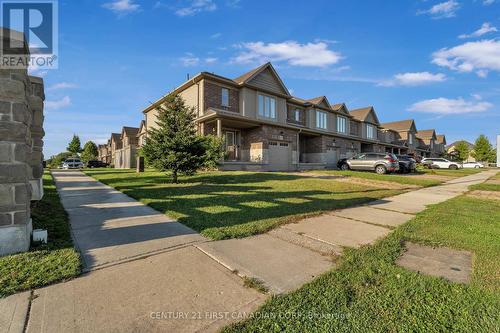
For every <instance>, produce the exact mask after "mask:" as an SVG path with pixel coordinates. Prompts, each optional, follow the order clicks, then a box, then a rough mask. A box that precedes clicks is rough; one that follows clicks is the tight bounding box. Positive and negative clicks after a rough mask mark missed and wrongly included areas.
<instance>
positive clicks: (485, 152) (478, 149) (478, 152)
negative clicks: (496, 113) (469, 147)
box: [471, 134, 493, 162]
mask: <svg viewBox="0 0 500 333" xmlns="http://www.w3.org/2000/svg"><path fill="white" fill-rule="evenodd" d="M492 148H493V147H492V146H491V143H490V141H489V140H488V138H487V137H486V136H485V135H483V134H481V135H480V136H479V137H478V138H477V139H476V142H475V143H474V150H473V151H472V152H471V155H472V157H474V158H475V159H476V161H478V162H486V161H487V160H488V158H489V157H490V155H491V150H492Z"/></svg>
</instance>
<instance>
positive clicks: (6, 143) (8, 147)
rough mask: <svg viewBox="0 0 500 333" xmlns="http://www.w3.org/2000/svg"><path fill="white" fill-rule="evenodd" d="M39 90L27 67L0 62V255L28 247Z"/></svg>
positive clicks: (37, 174)
mask: <svg viewBox="0 0 500 333" xmlns="http://www.w3.org/2000/svg"><path fill="white" fill-rule="evenodd" d="M1 36H2V40H1V41H0V42H7V43H8V42H10V41H4V40H3V38H7V37H8V36H9V35H8V34H3V33H2V34H1ZM20 41H22V39H21V40H20ZM25 53H27V46H25ZM43 91H44V90H43V81H42V79H40V78H37V77H30V76H28V74H27V70H26V69H5V68H0V255H5V254H10V253H15V252H21V251H26V250H28V249H29V245H30V238H31V237H30V236H31V219H30V204H31V200H38V199H40V198H41V196H42V194H43V191H42V184H41V177H42V174H43V167H42V160H43V154H42V147H43V140H42V138H43V136H44V131H43V100H44V98H45V96H44V93H43Z"/></svg>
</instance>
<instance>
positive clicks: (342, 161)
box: [337, 158, 349, 170]
mask: <svg viewBox="0 0 500 333" xmlns="http://www.w3.org/2000/svg"><path fill="white" fill-rule="evenodd" d="M337 168H338V169H340V170H349V165H348V164H347V158H341V159H340V160H338V162H337Z"/></svg>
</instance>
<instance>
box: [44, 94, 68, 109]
mask: <svg viewBox="0 0 500 333" xmlns="http://www.w3.org/2000/svg"><path fill="white" fill-rule="evenodd" d="M70 105H71V98H69V96H64V97H63V98H61V99H59V100H55V101H45V108H46V109H48V110H59V109H62V108H65V107H67V106H70Z"/></svg>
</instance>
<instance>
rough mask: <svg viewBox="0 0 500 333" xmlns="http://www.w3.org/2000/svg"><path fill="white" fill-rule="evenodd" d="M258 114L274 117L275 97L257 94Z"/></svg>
mask: <svg viewBox="0 0 500 333" xmlns="http://www.w3.org/2000/svg"><path fill="white" fill-rule="evenodd" d="M259 116H261V117H266V118H271V119H276V99H275V98H272V97H269V96H264V95H259Z"/></svg>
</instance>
